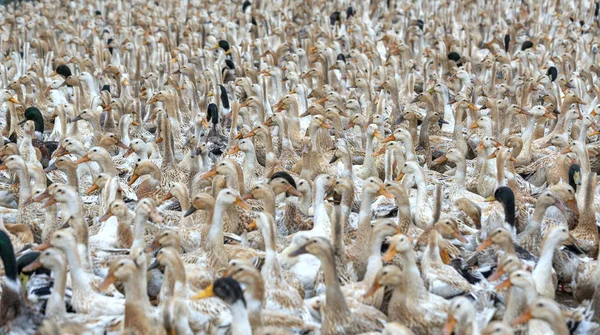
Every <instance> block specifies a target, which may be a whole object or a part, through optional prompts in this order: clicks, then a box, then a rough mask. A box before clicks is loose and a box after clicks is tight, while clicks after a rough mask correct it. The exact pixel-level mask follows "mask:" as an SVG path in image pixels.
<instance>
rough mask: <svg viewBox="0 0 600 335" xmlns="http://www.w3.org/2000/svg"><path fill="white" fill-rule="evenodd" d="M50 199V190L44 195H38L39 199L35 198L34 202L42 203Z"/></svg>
mask: <svg viewBox="0 0 600 335" xmlns="http://www.w3.org/2000/svg"><path fill="white" fill-rule="evenodd" d="M49 197H50V193H48V189H46V191H44V193H42V194H40V195H38V196H37V197H35V198H34V199H33V201H35V202H40V201H42V200H44V199H48V198H49Z"/></svg>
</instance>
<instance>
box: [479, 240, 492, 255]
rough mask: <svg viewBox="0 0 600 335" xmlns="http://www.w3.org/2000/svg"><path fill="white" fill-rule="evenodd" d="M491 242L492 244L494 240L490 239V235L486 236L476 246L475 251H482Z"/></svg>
mask: <svg viewBox="0 0 600 335" xmlns="http://www.w3.org/2000/svg"><path fill="white" fill-rule="evenodd" d="M492 244H494V241H492V238H491V237H488V238H487V239H486V240H485V241H483V242H482V243H481V244H480V245H479V246H477V249H476V251H479V252H481V251H484V250H485V249H487V248H489V247H490V246H491V245H492Z"/></svg>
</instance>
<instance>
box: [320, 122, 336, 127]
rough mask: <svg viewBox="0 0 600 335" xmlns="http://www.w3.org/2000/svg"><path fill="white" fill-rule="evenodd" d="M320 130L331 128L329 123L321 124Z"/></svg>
mask: <svg viewBox="0 0 600 335" xmlns="http://www.w3.org/2000/svg"><path fill="white" fill-rule="evenodd" d="M321 128H325V129H331V128H333V127H332V126H331V125H330V124H329V123H326V122H323V123H321Z"/></svg>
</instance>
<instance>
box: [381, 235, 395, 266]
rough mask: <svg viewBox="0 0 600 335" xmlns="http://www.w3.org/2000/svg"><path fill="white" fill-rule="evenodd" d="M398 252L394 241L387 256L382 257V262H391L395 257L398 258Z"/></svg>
mask: <svg viewBox="0 0 600 335" xmlns="http://www.w3.org/2000/svg"><path fill="white" fill-rule="evenodd" d="M397 252H398V251H397V250H396V242H395V241H394V240H393V239H392V242H391V243H390V245H389V246H388V250H387V251H386V253H385V254H383V256H381V260H382V261H383V262H386V263H387V262H390V261H391V260H392V259H393V258H394V256H396V253H397Z"/></svg>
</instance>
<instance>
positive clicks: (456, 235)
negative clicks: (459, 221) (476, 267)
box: [452, 230, 467, 243]
mask: <svg viewBox="0 0 600 335" xmlns="http://www.w3.org/2000/svg"><path fill="white" fill-rule="evenodd" d="M452 237H454V238H455V239H457V240H459V241H461V242H462V243H467V239H466V238H465V237H464V235H463V234H462V233H461V232H460V231H458V230H457V231H455V232H454V233H452Z"/></svg>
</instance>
